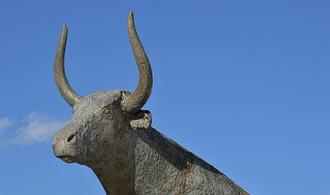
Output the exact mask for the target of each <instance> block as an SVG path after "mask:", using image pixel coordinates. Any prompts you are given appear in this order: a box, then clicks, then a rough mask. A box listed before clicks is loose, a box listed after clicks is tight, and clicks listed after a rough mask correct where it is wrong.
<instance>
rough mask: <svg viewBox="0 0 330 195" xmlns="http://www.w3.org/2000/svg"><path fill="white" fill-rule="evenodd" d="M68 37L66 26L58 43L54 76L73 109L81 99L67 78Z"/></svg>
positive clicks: (59, 88)
mask: <svg viewBox="0 0 330 195" xmlns="http://www.w3.org/2000/svg"><path fill="white" fill-rule="evenodd" d="M67 37H68V28H67V27H66V26H65V25H64V26H63V28H62V32H61V37H60V40H59V42H58V47H57V52H56V57H55V64H54V74H55V82H56V86H57V88H58V90H59V91H60V93H61V95H62V96H63V98H64V99H65V101H67V102H68V103H69V104H70V106H71V107H73V106H74V105H75V104H76V103H77V102H78V101H79V100H80V99H81V97H80V96H79V95H78V94H77V93H76V92H75V91H74V90H73V89H72V88H71V87H70V85H69V83H68V80H67V78H66V76H65V70H64V56H65V46H66V40H67Z"/></svg>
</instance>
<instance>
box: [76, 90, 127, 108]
mask: <svg viewBox="0 0 330 195" xmlns="http://www.w3.org/2000/svg"><path fill="white" fill-rule="evenodd" d="M121 94H122V91H120V90H113V91H98V92H94V93H92V94H90V95H88V96H86V97H84V98H82V99H81V100H80V101H79V102H78V103H77V104H76V105H75V106H74V107H73V110H74V113H75V114H82V113H85V114H87V113H90V114H93V113H97V112H99V111H100V110H101V109H102V108H103V107H105V106H110V105H113V104H117V103H118V102H120V100H121Z"/></svg>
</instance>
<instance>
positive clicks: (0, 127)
mask: <svg viewBox="0 0 330 195" xmlns="http://www.w3.org/2000/svg"><path fill="white" fill-rule="evenodd" d="M11 124H12V121H11V119H10V118H8V117H6V118H0V134H1V133H2V132H4V131H5V130H6V129H7V128H8V127H10V125H11Z"/></svg>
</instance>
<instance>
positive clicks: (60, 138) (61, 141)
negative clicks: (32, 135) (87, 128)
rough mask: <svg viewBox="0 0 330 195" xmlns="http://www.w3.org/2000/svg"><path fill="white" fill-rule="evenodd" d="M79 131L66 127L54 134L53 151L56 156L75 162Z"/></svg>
mask: <svg viewBox="0 0 330 195" xmlns="http://www.w3.org/2000/svg"><path fill="white" fill-rule="evenodd" d="M77 135H78V133H77V131H76V130H68V129H67V127H64V128H63V129H62V130H61V131H59V132H58V133H56V134H55V135H54V136H53V151H54V154H55V156H56V157H58V158H60V159H62V160H64V161H65V162H73V159H74V158H76V155H77V151H76V148H77V147H76V146H75V144H76V142H77Z"/></svg>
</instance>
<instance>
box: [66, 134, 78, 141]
mask: <svg viewBox="0 0 330 195" xmlns="http://www.w3.org/2000/svg"><path fill="white" fill-rule="evenodd" d="M76 135H77V133H74V134H72V135H70V136H69V137H68V139H67V142H74V141H75V139H74V138H75V137H76Z"/></svg>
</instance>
